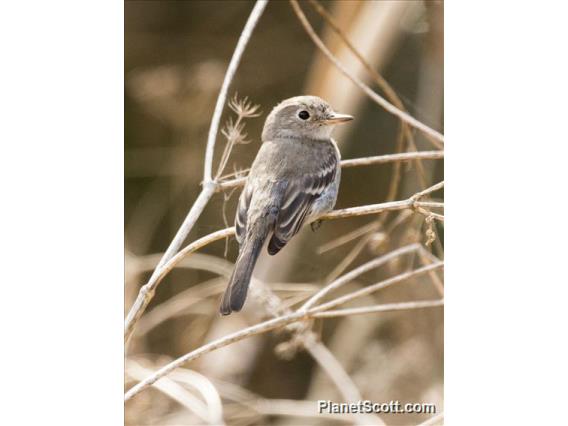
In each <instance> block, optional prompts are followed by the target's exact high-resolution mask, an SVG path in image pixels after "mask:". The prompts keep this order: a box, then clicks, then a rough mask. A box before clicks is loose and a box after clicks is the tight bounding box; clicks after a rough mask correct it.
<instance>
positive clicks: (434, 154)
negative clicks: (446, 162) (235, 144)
mask: <svg viewBox="0 0 568 426" xmlns="http://www.w3.org/2000/svg"><path fill="white" fill-rule="evenodd" d="M442 158H444V151H417V152H401V153H399V154H386V155H377V156H373V157H362V158H353V159H349V160H342V161H341V168H345V167H357V166H370V165H373V164H385V163H391V162H394V161H410V160H416V159H419V160H438V159H442ZM246 180H247V178H246V176H243V177H239V178H235V179H231V180H226V181H222V180H221V181H220V182H219V184H218V185H217V190H218V191H221V190H224V189H229V188H234V187H236V186H242V185H244V183H245V182H246Z"/></svg>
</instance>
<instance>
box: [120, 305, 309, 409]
mask: <svg viewBox="0 0 568 426" xmlns="http://www.w3.org/2000/svg"><path fill="white" fill-rule="evenodd" d="M304 317H306V313H304V312H294V313H292V314H289V315H285V316H281V317H278V318H274V319H271V320H268V321H264V322H261V323H260V324H256V325H253V326H251V327H247V328H244V329H242V330H239V331H237V332H235V333H231V334H229V335H227V336H225V337H222V338H220V339H217V340H214V341H212V342H210V343H208V344H206V345H203V346H201V347H200V348H198V349H196V350H194V351H192V352H189V353H188V354H185V355H184V356H182V357H180V358H178V359H176V360H174V361H172V362H170V363H169V364H167V365H165V366H164V367H162V368H160V369H159V370H158V371H156V372H155V373H154V374H153V375H151V376H149V377H148V378H146V379H145V380H143V381H141V382H139V383H138V384H137V385H135V386H134V387H132V388H131V389H129V390H128V392H126V394H125V395H124V400H125V401H128V400H129V399H130V398H132V397H133V396H134V395H136V394H138V393H139V392H141V391H142V390H144V389H145V388H147V387H148V386H150V385H152V384H154V383H155V382H156V381H157V380H158V379H160V378H161V377H163V376H166V375H167V374H169V373H170V372H171V371H172V370H175V369H176V368H177V367H180V366H182V365H183V364H185V363H186V362H189V361H192V360H194V359H196V358H199V357H200V356H202V355H205V354H207V353H209V352H212V351H214V350H216V349H219V348H222V347H225V346H227V345H230V344H231V343H234V342H238V341H240V340H242V339H245V338H247V337H250V336H254V335H257V334H261V333H266V332H267V331H270V330H274V329H275V328H278V327H282V326H284V325H287V324H291V323H293V322H296V321H298V320H300V319H302V318H304Z"/></svg>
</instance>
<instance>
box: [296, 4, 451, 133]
mask: <svg viewBox="0 0 568 426" xmlns="http://www.w3.org/2000/svg"><path fill="white" fill-rule="evenodd" d="M290 4H291V5H292V9H293V10H294V12H295V13H296V16H297V17H298V19H299V20H300V23H301V24H302V26H303V27H304V29H305V30H306V32H307V33H308V35H309V36H310V38H311V39H312V41H313V42H314V43H315V45H316V46H317V47H318V48H319V49H320V50H321V51H322V52H323V54H324V55H325V56H326V57H327V59H329V60H330V61H331V62H332V63H333V64H334V65H335V66H336V67H337V69H338V70H339V71H341V73H342V74H343V75H344V76H345V77H347V78H348V79H349V80H351V81H352V82H353V83H354V84H355V85H356V86H357V87H359V89H361V90H362V91H363V92H364V93H365V94H366V95H367V96H369V97H370V98H371V99H372V100H374V101H375V102H376V103H377V104H379V106H381V107H383V108H384V109H385V110H387V111H388V112H390V113H391V114H393V115H395V116H397V117H398V118H400V119H401V120H404V121H405V122H406V123H408V124H409V125H411V126H412V127H415V128H417V129H419V130H421V131H423V132H424V133H426V134H428V135H430V136H432V137H433V138H435V139H436V140H438V141H439V142H442V143H443V142H444V136H443V135H442V134H441V133H440V132H438V131H436V130H434V129H432V128H431V127H429V126H427V125H426V124H424V123H422V122H420V121H418V120H417V119H416V118H414V117H412V116H411V115H410V114H408V113H406V112H404V111H401V110H400V109H398V108H397V107H395V106H394V105H393V104H391V103H390V102H388V101H387V100H386V99H384V98H383V97H382V96H380V95H378V94H377V93H375V92H374V91H373V90H372V89H371V88H370V87H369V86H367V85H366V84H365V83H363V82H362V81H361V80H360V79H359V78H357V77H355V76H354V75H353V74H351V73H350V72H349V71H348V70H347V69H346V68H345V66H344V65H343V64H342V63H341V62H340V61H339V60H338V59H337V58H336V57H335V56H334V55H333V53H331V52H330V51H329V49H328V48H327V47H326V46H325V44H324V43H323V42H322V41H321V39H320V38H319V37H318V35H317V34H316V32H315V31H314V29H313V27H312V26H311V24H310V22H309V21H308V19H307V18H306V15H304V12H302V9H301V8H300V6H299V5H298V2H297V0H290Z"/></svg>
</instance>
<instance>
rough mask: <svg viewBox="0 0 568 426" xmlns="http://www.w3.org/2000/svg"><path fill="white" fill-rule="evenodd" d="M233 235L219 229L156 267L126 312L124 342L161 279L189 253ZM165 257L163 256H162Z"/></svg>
mask: <svg viewBox="0 0 568 426" xmlns="http://www.w3.org/2000/svg"><path fill="white" fill-rule="evenodd" d="M234 233H235V228H234V227H231V228H226V229H221V230H220V231H217V232H213V233H212V234H209V235H206V236H205V237H203V238H200V239H198V240H196V241H194V242H193V243H191V244H189V245H188V246H186V247H185V248H184V249H183V250H181V251H179V252H178V253H177V254H176V255H175V256H173V257H171V258H170V259H169V260H168V261H167V263H165V264H164V265H162V266H159V267H157V268H156V269H155V270H154V273H153V274H152V276H151V277H150V279H149V280H148V282H147V283H146V284H145V285H144V286H142V288H140V292H139V293H138V297H137V298H136V301H135V302H134V305H133V306H132V308H131V309H130V311H129V312H128V316H127V318H126V330H125V340H128V338H129V337H130V336H131V335H132V332H133V331H134V326H135V325H136V322H137V321H138V320H139V319H140V317H141V316H142V314H143V313H144V311H145V310H146V307H147V306H148V304H149V303H150V301H151V300H152V298H153V297H154V293H155V291H156V287H158V284H160V282H161V281H162V279H163V278H164V277H165V276H166V275H167V274H168V273H169V272H170V271H171V270H172V269H173V268H174V266H175V265H176V264H177V263H178V262H179V261H181V260H182V259H183V258H184V257H185V256H187V255H188V254H189V253H192V252H194V251H196V250H198V249H200V248H201V247H204V246H206V245H208V244H211V243H212V242H214V241H218V240H221V239H223V238H225V237H227V236H230V235H233V234H234ZM164 257H165V255H164ZM164 257H162V259H163V258H164Z"/></svg>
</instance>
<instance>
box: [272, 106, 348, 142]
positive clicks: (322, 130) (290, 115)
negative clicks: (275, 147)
mask: <svg viewBox="0 0 568 426" xmlns="http://www.w3.org/2000/svg"><path fill="white" fill-rule="evenodd" d="M350 120H353V117H352V116H350V115H347V114H339V113H337V112H335V111H333V108H331V106H330V105H329V104H328V103H327V102H326V101H324V100H323V99H321V98H318V97H317V96H296V97H294V98H290V99H286V100H285V101H282V102H280V103H279V104H278V105H276V106H275V107H274V109H273V110H272V112H271V113H270V114H269V115H268V117H267V118H266V122H265V123H264V130H263V131H262V140H263V141H268V140H275V139H279V138H299V139H312V140H328V139H329V138H330V137H331V132H332V131H333V128H334V127H335V125H336V124H340V123H345V122H347V121H350Z"/></svg>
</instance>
